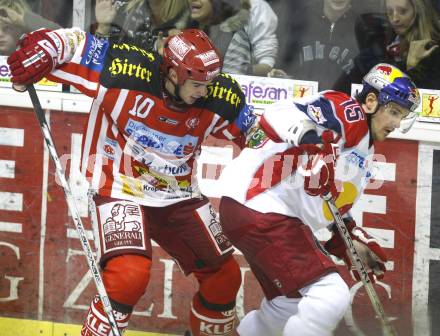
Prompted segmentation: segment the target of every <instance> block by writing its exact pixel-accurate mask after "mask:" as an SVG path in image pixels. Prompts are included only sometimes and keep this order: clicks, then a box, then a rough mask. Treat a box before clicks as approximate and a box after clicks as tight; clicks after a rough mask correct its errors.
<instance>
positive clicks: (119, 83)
mask: <svg viewBox="0 0 440 336" xmlns="http://www.w3.org/2000/svg"><path fill="white" fill-rule="evenodd" d="M8 63H9V65H10V69H11V74H12V82H13V83H15V84H25V85H26V84H29V83H35V82H37V81H38V80H40V79H41V78H42V77H44V76H47V77H48V78H49V79H50V80H53V81H56V82H61V83H67V84H71V85H73V86H75V87H76V88H78V89H79V90H80V91H82V92H84V93H85V94H87V95H89V96H91V97H93V98H94V100H93V104H92V107H91V111H90V116H89V119H88V123H87V128H86V130H85V133H84V141H83V148H82V164H81V169H82V171H83V173H84V174H85V175H86V176H87V178H88V180H89V182H90V188H91V190H92V191H93V192H94V198H93V200H94V202H92V203H94V204H95V206H96V211H95V212H94V214H95V215H96V216H93V217H96V218H92V219H94V220H93V222H94V229H95V230H94V231H96V232H97V233H98V235H97V237H95V243H96V245H97V247H98V255H99V262H100V265H101V268H102V277H103V281H104V286H105V289H106V291H107V294H108V296H109V298H110V300H111V305H112V309H113V310H114V312H115V314H114V315H115V317H116V320H117V322H118V326H119V328H120V330H121V332H122V331H123V330H124V329H125V328H126V327H127V324H128V320H129V318H130V315H131V313H132V311H133V308H134V306H135V305H136V303H137V302H138V301H139V299H140V298H141V296H142V295H143V294H144V292H145V290H146V288H147V285H148V282H149V279H150V271H151V259H152V246H151V239H154V240H155V241H156V242H157V243H158V244H159V245H160V246H161V247H162V248H163V249H164V250H165V251H167V252H168V253H169V254H170V255H171V256H172V257H173V258H174V259H175V260H176V261H177V262H178V264H179V266H180V267H181V269H182V270H183V271H184V272H185V274H190V273H193V274H194V275H195V277H196V278H197V280H198V283H199V290H198V292H197V293H196V294H195V295H194V298H193V300H192V305H191V310H190V324H191V329H192V332H193V335H214V334H215V335H216V336H218V335H231V334H232V333H233V332H234V329H235V328H234V323H235V298H236V294H237V292H238V289H239V286H240V283H241V274H240V269H239V266H238V264H237V263H236V261H235V260H234V259H233V257H232V246H231V243H230V242H229V240H228V239H227V238H226V237H225V236H224V234H223V233H222V229H221V226H220V224H219V222H218V220H217V216H216V212H215V211H214V210H213V208H212V206H211V205H210V203H209V202H208V200H207V198H206V197H204V196H203V195H202V194H201V193H200V190H199V188H198V185H197V180H196V178H195V175H194V174H193V165H194V160H195V158H196V157H197V155H198V154H199V153H200V150H201V144H202V142H203V141H204V139H206V138H207V137H208V136H209V135H213V136H215V137H219V138H223V139H229V140H233V139H236V138H239V137H241V136H242V134H244V133H246V131H247V130H248V128H249V127H250V125H251V124H252V123H253V121H254V118H255V117H254V116H253V114H252V111H251V109H250V108H249V107H248V106H247V105H246V102H245V98H244V95H243V93H242V91H241V89H240V86H239V85H238V83H236V82H235V81H234V80H233V79H232V78H231V77H230V76H228V75H225V74H222V73H220V70H221V66H222V61H221V59H220V57H219V54H218V52H217V50H216V48H215V47H214V46H213V44H212V43H211V41H210V40H209V38H208V37H207V36H206V35H205V34H204V33H203V32H202V31H199V30H185V31H183V32H181V33H179V34H177V35H175V36H172V37H169V38H168V39H167V40H166V41H165V42H164V46H163V57H162V56H161V55H159V54H158V53H156V52H154V51H151V50H144V49H141V48H139V47H137V46H135V45H131V44H126V43H119V44H118V43H116V44H110V43H109V42H108V41H105V40H100V39H97V38H96V37H94V36H93V35H91V34H88V33H86V32H84V31H81V30H79V29H76V28H72V29H60V30H56V31H48V30H38V31H35V32H33V33H30V34H28V35H26V36H25V37H24V38H23V39H22V40H21V43H20V49H19V50H18V51H16V52H14V53H13V54H12V55H11V56H10V57H9V58H8ZM81 335H83V336H85V335H90V336H92V335H93V336H103V335H112V332H111V328H110V326H109V324H108V321H107V318H106V316H105V314H104V312H103V307H102V303H101V301H100V298H99V296H96V297H95V298H94V299H93V300H92V303H91V306H90V309H89V311H88V315H87V318H86V320H85V322H84V325H83V328H82V331H81Z"/></svg>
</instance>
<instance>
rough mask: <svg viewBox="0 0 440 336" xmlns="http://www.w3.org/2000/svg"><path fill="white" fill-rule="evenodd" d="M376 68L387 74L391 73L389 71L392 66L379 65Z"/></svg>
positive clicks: (391, 69)
mask: <svg viewBox="0 0 440 336" xmlns="http://www.w3.org/2000/svg"><path fill="white" fill-rule="evenodd" d="M376 69H377V70H379V71H381V72H382V73H384V74H385V75H387V76H389V75H391V72H392V71H393V68H392V67H390V66H389V65H379V66H378V67H377V68H376Z"/></svg>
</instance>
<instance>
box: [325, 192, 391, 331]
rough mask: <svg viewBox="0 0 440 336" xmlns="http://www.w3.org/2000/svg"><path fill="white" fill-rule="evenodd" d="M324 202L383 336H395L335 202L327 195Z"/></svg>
mask: <svg viewBox="0 0 440 336" xmlns="http://www.w3.org/2000/svg"><path fill="white" fill-rule="evenodd" d="M324 200H325V201H326V202H327V205H328V208H329V209H330V212H331V214H332V216H333V219H334V220H335V223H336V227H337V228H338V231H339V234H340V235H341V237H342V239H343V240H344V243H345V245H346V246H347V249H348V251H349V255H350V259H351V263H352V264H353V265H354V266H355V267H356V271H357V272H358V273H359V276H360V277H361V280H362V283H363V285H364V287H365V290H366V292H367V294H368V297H369V298H370V301H371V304H372V305H373V308H374V311H375V313H376V315H377V316H378V317H379V318H380V321H381V322H382V327H383V333H384V335H385V336H397V332H396V331H395V330H394V328H393V326H392V325H391V323H390V320H389V319H388V317H387V315H386V314H385V310H384V309H383V306H382V303H381V302H380V299H379V296H378V295H377V293H376V291H375V290H374V287H373V284H372V283H371V279H370V277H369V276H368V272H367V268H366V267H365V265H364V262H363V261H362V260H361V257H360V255H359V253H358V252H357V250H356V247H355V246H354V244H353V240H352V239H351V237H350V233H349V232H348V230H347V227H346V226H345V224H344V220H343V219H342V216H341V213H340V212H339V209H338V208H337V206H336V205H335V202H334V201H333V199H332V198H331V194H330V193H329V194H327V195H326V196H324Z"/></svg>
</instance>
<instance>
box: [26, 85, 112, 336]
mask: <svg viewBox="0 0 440 336" xmlns="http://www.w3.org/2000/svg"><path fill="white" fill-rule="evenodd" d="M27 90H28V92H29V96H30V98H31V101H32V105H33V107H34V111H35V114H36V116H37V119H38V122H39V124H40V127H41V131H42V133H43V137H44V140H45V142H46V145H47V148H48V150H49V153H50V156H51V158H52V161H53V163H54V164H55V170H56V174H57V177H58V179H59V181H60V183H61V186H62V187H63V190H64V194H65V195H66V201H67V207H68V208H69V211H70V214H71V215H72V219H73V222H74V224H75V227H76V231H77V232H78V236H79V240H80V242H81V245H82V248H83V250H84V252H85V254H86V257H87V263H88V265H89V269H90V271H91V272H92V275H93V280H94V281H95V285H96V288H97V290H98V294H99V296H100V298H101V301H102V304H103V308H104V311H105V313H106V314H107V318H108V321H109V324H110V327H111V329H112V332H113V335H114V336H121V333H120V332H119V329H118V326H117V324H116V320H115V317H114V315H113V310H112V307H111V304H110V299H109V297H108V295H107V293H106V290H105V288H104V283H103V281H102V277H101V274H100V273H99V269H98V266H97V262H96V260H95V257H94V255H93V251H92V248H91V247H90V244H89V241H88V239H87V235H86V230H85V229H84V225H83V223H82V221H81V216H80V215H79V212H78V208H77V206H76V204H75V199H74V197H73V194H72V191H71V189H70V186H69V184H68V183H67V179H66V175H65V173H64V170H63V167H62V166H61V161H60V159H59V156H58V154H57V151H56V147H55V143H54V141H53V139H52V134H51V132H50V129H49V126H48V124H47V121H46V117H45V115H44V112H43V109H42V108H41V104H40V100H39V99H38V96H37V92H36V91H35V87H34V86H33V85H28V86H27Z"/></svg>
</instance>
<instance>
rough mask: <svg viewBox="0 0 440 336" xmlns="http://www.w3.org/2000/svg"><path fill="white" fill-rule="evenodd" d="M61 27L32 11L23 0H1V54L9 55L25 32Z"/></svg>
mask: <svg viewBox="0 0 440 336" xmlns="http://www.w3.org/2000/svg"><path fill="white" fill-rule="evenodd" d="M42 27H44V28H50V29H57V28H60V26H59V25H57V24H56V23H53V22H52V21H49V20H46V19H45V18H43V17H41V16H40V15H38V14H35V13H33V12H32V11H31V9H30V7H29V5H28V4H27V3H26V2H25V1H23V0H0V55H9V54H10V53H12V52H13V51H14V50H15V49H16V44H17V42H18V40H19V38H20V37H21V35H23V34H24V33H27V32H30V31H33V30H36V29H39V28H42Z"/></svg>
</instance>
